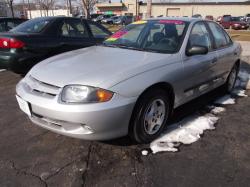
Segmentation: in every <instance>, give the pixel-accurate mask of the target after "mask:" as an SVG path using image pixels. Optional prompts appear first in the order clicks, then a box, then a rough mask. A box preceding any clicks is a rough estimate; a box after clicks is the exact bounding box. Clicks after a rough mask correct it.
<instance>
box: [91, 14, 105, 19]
mask: <svg viewBox="0 0 250 187" xmlns="http://www.w3.org/2000/svg"><path fill="white" fill-rule="evenodd" d="M101 15H103V14H91V15H90V19H91V20H93V19H96V18H97V17H98V16H101Z"/></svg>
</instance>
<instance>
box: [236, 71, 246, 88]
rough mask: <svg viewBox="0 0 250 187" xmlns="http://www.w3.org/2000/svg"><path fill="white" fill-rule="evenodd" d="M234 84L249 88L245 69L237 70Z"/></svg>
mask: <svg viewBox="0 0 250 187" xmlns="http://www.w3.org/2000/svg"><path fill="white" fill-rule="evenodd" d="M235 86H236V87H241V88H243V89H250V74H249V73H248V72H247V71H245V70H241V71H239V74H238V79H237V81H236V84H235Z"/></svg>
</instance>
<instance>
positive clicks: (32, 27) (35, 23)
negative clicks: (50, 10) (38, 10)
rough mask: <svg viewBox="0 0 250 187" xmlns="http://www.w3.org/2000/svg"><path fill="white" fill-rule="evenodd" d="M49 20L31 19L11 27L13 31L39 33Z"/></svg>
mask: <svg viewBox="0 0 250 187" xmlns="http://www.w3.org/2000/svg"><path fill="white" fill-rule="evenodd" d="M49 23H50V20H44V19H33V20H29V21H26V22H24V23H23V24H21V25H19V26H17V27H15V28H14V29H12V31H14V32H25V33H39V32H41V31H42V30H43V29H44V28H45V27H46V26H47V25H48V24H49Z"/></svg>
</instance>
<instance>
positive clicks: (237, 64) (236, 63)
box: [234, 59, 240, 71]
mask: <svg viewBox="0 0 250 187" xmlns="http://www.w3.org/2000/svg"><path fill="white" fill-rule="evenodd" d="M234 64H235V65H236V66H237V69H238V71H239V69H240V59H238V60H236V62H235V63H234Z"/></svg>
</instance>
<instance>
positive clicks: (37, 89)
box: [25, 75, 60, 97]
mask: <svg viewBox="0 0 250 187" xmlns="http://www.w3.org/2000/svg"><path fill="white" fill-rule="evenodd" d="M25 82H26V84H27V85H28V87H29V88H30V90H31V92H33V93H36V94H38V95H44V96H45V95H46V96H50V97H55V96H56V95H58V94H59V92H60V87H58V86H54V85H51V84H48V83H45V82H42V81H39V80H37V79H36V78H34V77H32V76H31V75H30V76H29V77H27V78H26V79H25Z"/></svg>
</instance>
